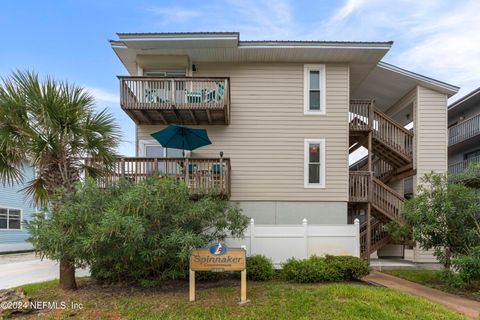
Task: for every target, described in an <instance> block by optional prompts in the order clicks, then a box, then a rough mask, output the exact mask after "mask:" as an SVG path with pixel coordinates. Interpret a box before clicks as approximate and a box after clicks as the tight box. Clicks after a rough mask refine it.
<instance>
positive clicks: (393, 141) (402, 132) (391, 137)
mask: <svg viewBox="0 0 480 320" xmlns="http://www.w3.org/2000/svg"><path fill="white" fill-rule="evenodd" d="M373 134H374V136H375V138H377V139H378V140H380V141H382V142H383V143H385V144H387V145H388V146H389V147H390V148H392V149H394V150H396V151H397V152H399V153H400V154H402V155H404V156H405V157H408V158H411V157H412V154H413V133H412V132H410V131H409V130H407V129H405V128H404V127H402V126H400V125H399V124H397V123H396V122H395V120H393V119H391V118H390V117H388V116H387V115H385V114H384V113H381V112H377V111H375V112H374V131H373Z"/></svg>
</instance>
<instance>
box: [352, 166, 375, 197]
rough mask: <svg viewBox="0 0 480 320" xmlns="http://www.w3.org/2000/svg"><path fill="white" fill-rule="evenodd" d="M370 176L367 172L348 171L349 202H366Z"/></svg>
mask: <svg viewBox="0 0 480 320" xmlns="http://www.w3.org/2000/svg"><path fill="white" fill-rule="evenodd" d="M370 179H371V174H370V172H368V171H350V184H349V199H350V201H351V202H368V199H369V198H368V192H369V190H368V188H369V181H370Z"/></svg>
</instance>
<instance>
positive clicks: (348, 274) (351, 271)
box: [325, 255, 370, 281]
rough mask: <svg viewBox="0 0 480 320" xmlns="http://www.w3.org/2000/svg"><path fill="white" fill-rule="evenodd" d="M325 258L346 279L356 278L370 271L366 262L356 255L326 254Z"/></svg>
mask: <svg viewBox="0 0 480 320" xmlns="http://www.w3.org/2000/svg"><path fill="white" fill-rule="evenodd" d="M325 260H326V262H327V264H330V265H332V266H334V267H335V268H336V269H338V270H339V271H340V272H341V274H342V279H343V280H346V281H351V280H358V279H361V278H363V277H364V276H366V275H368V274H369V273H370V266H369V265H368V262H367V261H365V260H363V259H360V258H357V257H352V256H330V255H327V256H326V257H325Z"/></svg>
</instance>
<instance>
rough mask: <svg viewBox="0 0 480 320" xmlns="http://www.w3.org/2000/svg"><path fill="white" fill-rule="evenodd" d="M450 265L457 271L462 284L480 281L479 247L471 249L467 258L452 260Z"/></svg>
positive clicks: (464, 256)
mask: <svg viewBox="0 0 480 320" xmlns="http://www.w3.org/2000/svg"><path fill="white" fill-rule="evenodd" d="M452 265H453V266H454V268H455V269H456V270H458V274H459V276H460V278H461V279H462V280H463V281H464V282H466V283H470V282H472V281H476V280H480V246H479V247H475V248H473V249H472V250H471V252H470V254H469V255H468V256H467V255H461V256H456V257H455V258H453V259H452Z"/></svg>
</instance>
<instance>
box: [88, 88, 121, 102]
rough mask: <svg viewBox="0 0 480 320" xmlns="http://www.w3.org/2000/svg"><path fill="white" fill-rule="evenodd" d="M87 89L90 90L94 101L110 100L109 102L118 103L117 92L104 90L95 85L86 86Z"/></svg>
mask: <svg viewBox="0 0 480 320" xmlns="http://www.w3.org/2000/svg"><path fill="white" fill-rule="evenodd" d="M87 91H88V92H90V93H91V94H92V95H93V96H94V98H95V100H96V101H100V102H110V103H117V104H119V103H120V96H119V94H117V93H112V92H108V91H105V90H103V89H101V88H96V87H87Z"/></svg>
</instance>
